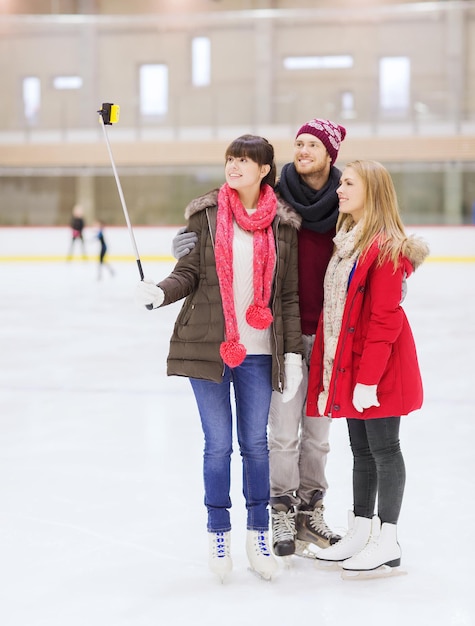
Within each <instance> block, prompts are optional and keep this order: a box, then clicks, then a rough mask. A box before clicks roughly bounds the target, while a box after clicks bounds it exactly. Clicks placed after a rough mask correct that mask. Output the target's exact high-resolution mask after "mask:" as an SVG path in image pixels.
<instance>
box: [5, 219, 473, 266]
mask: <svg viewBox="0 0 475 626" xmlns="http://www.w3.org/2000/svg"><path fill="white" fill-rule="evenodd" d="M177 230H178V226H164V227H152V226H148V227H137V228H134V230H133V233H134V239H135V242H136V245H137V249H138V252H139V255H140V258H141V260H142V261H145V262H173V261H174V258H173V256H172V253H171V246H172V240H173V237H174V236H175V234H176V232H177ZM407 232H408V233H410V234H411V233H415V234H417V235H419V236H420V237H422V238H423V239H425V240H426V241H427V243H428V245H429V248H430V251H431V252H430V256H429V258H428V259H427V260H428V261H429V262H433V263H475V225H473V226H472V225H470V226H411V227H407ZM104 234H105V238H106V243H107V246H108V253H107V258H108V260H110V261H114V262H124V263H129V262H134V261H135V253H134V248H133V246H132V242H131V237H130V233H129V231H128V229H127V228H125V227H109V228H107V230H106V231H105V233H104ZM84 239H85V246H86V255H85V258H84V259H83V258H82V257H81V253H82V250H81V248H80V246H79V244H76V246H75V248H74V249H73V257H72V260H73V261H75V262H94V261H97V258H98V254H99V242H98V240H97V238H96V237H95V230H94V228H93V227H88V228H86V229H85V230H84ZM70 243H71V231H70V229H69V228H67V227H62V226H59V227H47V228H46V227H2V228H0V263H38V262H46V263H57V262H64V261H66V260H67V257H68V252H69V247H70Z"/></svg>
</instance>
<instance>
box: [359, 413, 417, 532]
mask: <svg viewBox="0 0 475 626" xmlns="http://www.w3.org/2000/svg"><path fill="white" fill-rule="evenodd" d="M400 421H401V418H400V417H382V418H376V419H367V420H360V419H347V424H348V432H349V435H350V445H351V449H352V451H353V500H354V502H353V506H354V514H355V516H356V517H369V518H371V517H372V516H373V515H374V507H375V504H376V495H377V496H378V515H379V518H380V519H381V523H384V522H388V523H390V524H396V523H397V521H398V518H399V513H400V511H401V504H402V497H403V494H404V485H405V482H406V469H405V466H404V459H403V456H402V453H401V448H400V445H399V423H400Z"/></svg>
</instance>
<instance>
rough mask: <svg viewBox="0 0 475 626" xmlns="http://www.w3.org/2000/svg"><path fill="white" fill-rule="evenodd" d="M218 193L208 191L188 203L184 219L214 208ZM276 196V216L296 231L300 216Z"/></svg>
mask: <svg viewBox="0 0 475 626" xmlns="http://www.w3.org/2000/svg"><path fill="white" fill-rule="evenodd" d="M218 192H219V189H213V190H212V191H208V193H205V194H204V195H203V196H199V197H198V198H195V199H194V200H192V201H191V202H190V204H189V205H188V206H187V207H186V209H185V219H187V220H188V219H189V218H190V217H191V216H192V215H194V214H195V213H198V212H199V211H203V210H205V209H208V208H210V207H215V206H217V204H218ZM276 196H277V215H278V217H279V218H280V220H281V222H282V223H283V224H288V225H289V226H293V227H294V228H296V229H297V230H298V229H299V228H300V224H301V223H302V218H301V216H300V215H299V214H298V213H297V212H296V211H294V209H293V208H292V207H291V206H290V204H289V203H288V202H286V201H285V200H283V199H282V198H281V197H280V196H279V194H276Z"/></svg>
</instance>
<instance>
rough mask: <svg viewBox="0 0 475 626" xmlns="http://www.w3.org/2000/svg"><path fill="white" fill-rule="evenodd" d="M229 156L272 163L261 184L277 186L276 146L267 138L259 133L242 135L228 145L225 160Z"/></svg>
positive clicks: (258, 162) (262, 163)
mask: <svg viewBox="0 0 475 626" xmlns="http://www.w3.org/2000/svg"><path fill="white" fill-rule="evenodd" d="M229 156H232V157H247V158H248V159H251V161H254V162H255V163H257V164H258V165H270V170H269V173H268V174H267V176H265V177H264V178H263V179H262V181H261V186H262V185H265V184H267V185H270V186H271V187H275V179H276V176H277V168H276V166H275V161H274V148H273V146H272V145H271V144H270V143H269V142H268V141H267V139H264V137H259V136H258V135H241V137H238V138H237V139H235V140H234V141H232V142H231V143H230V144H229V146H228V147H227V149H226V154H225V160H226V159H227V158H228V157H229Z"/></svg>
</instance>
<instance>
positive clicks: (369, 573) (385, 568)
mask: <svg viewBox="0 0 475 626" xmlns="http://www.w3.org/2000/svg"><path fill="white" fill-rule="evenodd" d="M406 574H407V572H406V570H403V569H401V568H400V567H389V565H381V567H377V568H376V569H369V570H349V569H342V571H341V577H342V578H343V580H355V581H356V580H372V579H375V578H391V577H394V576H404V575H406Z"/></svg>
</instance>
